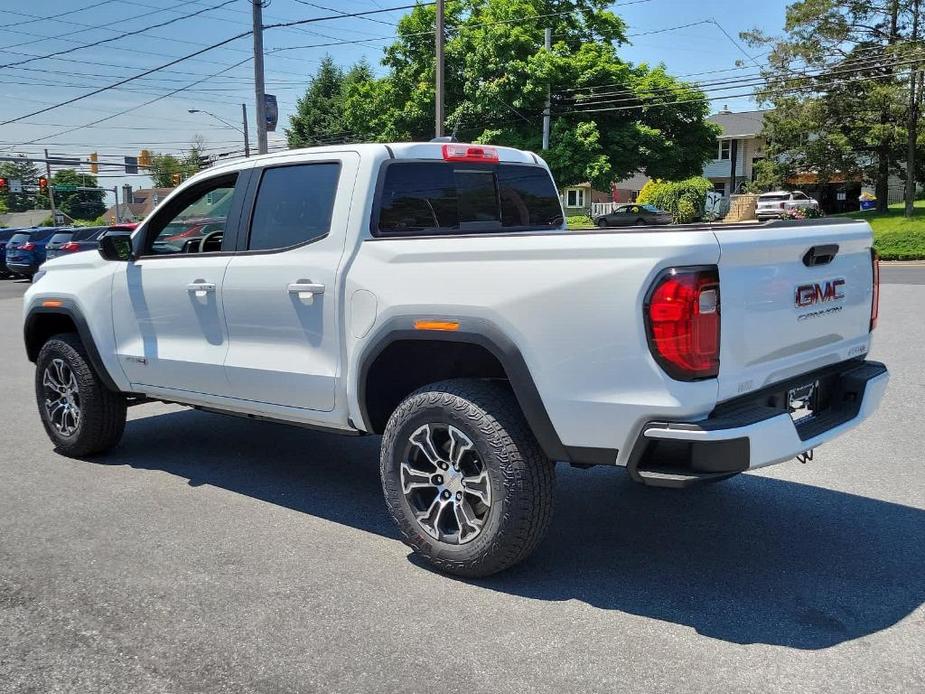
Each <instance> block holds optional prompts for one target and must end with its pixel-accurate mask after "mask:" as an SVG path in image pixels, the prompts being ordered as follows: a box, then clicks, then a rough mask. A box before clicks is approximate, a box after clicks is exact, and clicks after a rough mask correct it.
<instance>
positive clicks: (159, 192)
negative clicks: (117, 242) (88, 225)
mask: <svg viewBox="0 0 925 694" xmlns="http://www.w3.org/2000/svg"><path fill="white" fill-rule="evenodd" d="M122 191H123V199H124V200H126V201H127V202H120V203H119V214H118V217H117V216H116V206H115V205H113V206H112V207H110V208H109V209H108V210H106V212H104V213H103V216H104V218H105V219H106V221H107V222H108V223H109V224H115V223H116V222H117V221H119V222H140V221H141V220H142V219H144V218H145V217H147V216H148V215H149V214H151V211H152V210H153V209H154V208H155V207H157V205H158V203H159V202H160V201H161V200H163V199H164V198H166V197H167V196H168V195H170V193H171V192H173V188H139V189H138V190H135V191H133V190H131V189H130V188H129V187H128V186H125V187H123V188H122ZM129 198H130V200H129Z"/></svg>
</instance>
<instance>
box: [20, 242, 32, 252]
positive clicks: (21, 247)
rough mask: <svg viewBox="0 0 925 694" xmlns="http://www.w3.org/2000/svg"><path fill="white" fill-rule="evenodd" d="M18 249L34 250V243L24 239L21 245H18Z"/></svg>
mask: <svg viewBox="0 0 925 694" xmlns="http://www.w3.org/2000/svg"><path fill="white" fill-rule="evenodd" d="M19 250H21V251H34V250H35V244H34V243H32V242H31V241H26V242H25V243H24V244H23V245H22V246H20V247H19Z"/></svg>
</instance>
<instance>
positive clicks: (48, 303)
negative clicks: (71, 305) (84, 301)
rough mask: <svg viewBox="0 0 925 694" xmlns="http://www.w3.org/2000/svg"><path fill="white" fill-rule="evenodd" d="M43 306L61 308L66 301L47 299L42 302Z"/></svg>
mask: <svg viewBox="0 0 925 694" xmlns="http://www.w3.org/2000/svg"><path fill="white" fill-rule="evenodd" d="M42 306H44V307H45V308H60V307H62V306H64V302H63V301H59V300H58V299H46V300H45V301H43V302H42Z"/></svg>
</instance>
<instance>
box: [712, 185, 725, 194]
mask: <svg viewBox="0 0 925 694" xmlns="http://www.w3.org/2000/svg"><path fill="white" fill-rule="evenodd" d="M713 192H714V193H719V194H720V195H723V196H725V195H726V184H725V183H714V184H713Z"/></svg>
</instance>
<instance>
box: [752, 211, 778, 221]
mask: <svg viewBox="0 0 925 694" xmlns="http://www.w3.org/2000/svg"><path fill="white" fill-rule="evenodd" d="M783 216H784V210H758V211H757V212H755V217H757V218H758V219H780V218H781V217H783Z"/></svg>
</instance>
